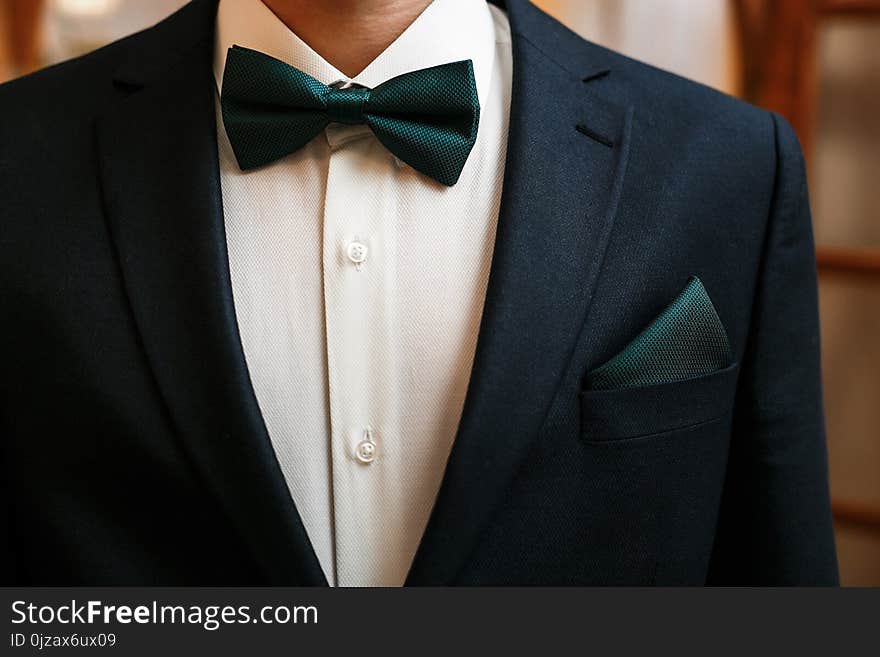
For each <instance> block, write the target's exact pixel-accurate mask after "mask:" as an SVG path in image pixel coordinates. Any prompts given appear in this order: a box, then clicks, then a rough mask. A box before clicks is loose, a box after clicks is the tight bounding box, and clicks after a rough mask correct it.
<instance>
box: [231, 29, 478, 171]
mask: <svg viewBox="0 0 880 657" xmlns="http://www.w3.org/2000/svg"><path fill="white" fill-rule="evenodd" d="M220 105H221V108H222V112H223V125H224V126H225V128H226V134H227V136H228V137H229V142H230V144H231V145H232V150H233V152H234V153H235V157H236V159H237V160H238V165H239V167H241V168H242V169H243V170H247V169H254V168H256V167H259V166H263V165H265V164H269V163H270V162H274V161H275V160H278V159H280V158H282V157H284V156H286V155H289V154H290V153H292V152H294V151H295V150H297V149H299V148H301V147H302V146H304V145H305V144H307V143H308V142H309V141H311V140H312V139H314V138H315V137H316V136H317V135H318V134H320V133H321V132H322V131H323V130H324V128H325V127H327V125H328V124H329V123H334V122H335V123H346V124H350V125H356V124H365V125H367V126H369V127H370V129H371V130H372V131H373V133H374V134H375V135H376V138H377V139H379V141H380V142H382V144H384V146H385V147H386V148H387V149H388V150H389V151H391V153H393V154H394V155H395V156H396V157H397V158H398V159H400V160H402V161H403V162H406V163H407V164H408V165H410V166H411V167H412V168H413V169H416V170H417V171H420V172H421V173H423V174H425V175H426V176H430V177H431V178H433V179H435V180H437V181H438V182H440V183H442V184H444V185H449V186H451V185H454V184H455V183H456V182H457V181H458V178H459V176H460V175H461V170H462V168H464V164H465V162H466V161H467V158H468V155H469V154H470V152H471V148H473V145H474V142H475V141H476V139H477V126H478V124H479V119H480V102H479V99H478V97H477V86H476V81H475V80H474V69H473V64H472V63H471V61H470V60H465V61H460V62H454V63H451V64H443V65H440V66H434V67H432V68H426V69H422V70H419V71H413V72H411V73H405V74H403V75H399V76H397V77H394V78H391V79H390V80H388V81H387V82H383V83H382V84H380V85H379V86H378V87H375V88H374V89H367V88H364V87H349V88H345V89H335V88H333V87H328V86H327V85H325V84H322V83H321V82H319V81H318V80H316V79H315V78H313V77H312V76H310V75H307V74H306V73H303V72H302V71H300V70H299V69H296V68H294V67H293V66H290V65H288V64H285V63H284V62H282V61H280V60H278V59H275V58H274V57H270V56H269V55H266V54H264V53H261V52H258V51H256V50H251V49H249V48H242V47H241V46H233V47H232V48H230V49H229V51H228V52H227V55H226V68H225V71H224V74H223V89H222V90H221V94H220Z"/></svg>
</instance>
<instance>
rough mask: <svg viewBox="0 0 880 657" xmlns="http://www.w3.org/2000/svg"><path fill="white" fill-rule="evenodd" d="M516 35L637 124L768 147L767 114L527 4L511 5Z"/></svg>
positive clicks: (769, 127) (770, 129) (769, 125)
mask: <svg viewBox="0 0 880 657" xmlns="http://www.w3.org/2000/svg"><path fill="white" fill-rule="evenodd" d="M510 9H511V10H513V11H514V12H515V13H516V14H517V21H516V23H517V34H518V35H519V36H521V37H524V38H525V40H526V41H527V42H528V43H529V44H530V45H531V46H532V47H534V48H536V49H537V50H538V51H540V52H541V53H542V54H543V56H545V57H547V58H549V59H551V60H553V61H554V62H555V63H556V64H557V65H558V66H560V67H562V68H564V69H566V70H567V71H568V72H569V73H570V74H571V75H572V77H575V78H576V79H577V78H580V79H584V78H587V80H588V82H589V83H588V84H587V88H588V89H589V90H590V91H592V92H595V93H598V94H600V95H601V96H602V97H604V98H607V99H611V100H613V101H614V102H616V103H617V104H619V105H624V106H633V107H634V108H635V111H636V116H637V117H639V120H641V121H644V122H647V123H649V124H654V125H656V126H657V127H658V128H660V129H661V131H662V132H663V133H675V132H676V131H677V130H693V129H694V127H695V126H701V127H702V129H705V130H708V131H713V130H716V131H718V132H723V131H725V130H733V132H734V133H737V134H738V135H739V136H747V137H748V138H749V139H750V140H752V141H753V142H754V141H758V142H761V143H772V135H773V130H774V126H773V121H772V120H771V117H770V114H769V112H767V111H765V110H762V109H759V108H757V107H755V106H753V105H750V104H749V103H747V102H745V101H742V100H740V99H737V98H734V97H733V96H730V95H728V94H725V93H723V92H721V91H718V90H717V89H713V88H711V87H709V86H706V85H704V84H701V83H699V82H695V81H693V80H689V79H687V78H684V77H682V76H680V75H677V74H675V73H671V72H669V71H666V70H663V69H660V68H657V67H656V66H652V65H651V64H648V63H645V62H642V61H639V60H636V59H633V58H631V57H628V56H626V55H624V54H622V53H619V52H616V51H614V50H611V49H609V48H606V47H604V46H601V45H598V44H596V43H593V42H591V41H589V40H587V39H584V38H583V37H581V36H580V35H578V34H576V33H575V32H573V31H572V30H570V29H568V28H567V27H565V26H564V25H562V24H561V23H560V22H559V21H557V20H556V19H554V18H553V17H551V16H549V15H547V14H546V13H544V12H543V11H541V10H540V9H538V8H537V7H535V6H534V5H532V4H531V3H516V4H512V5H511V6H510Z"/></svg>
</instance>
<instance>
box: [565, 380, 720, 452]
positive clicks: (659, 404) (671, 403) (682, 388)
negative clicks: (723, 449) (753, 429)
mask: <svg viewBox="0 0 880 657" xmlns="http://www.w3.org/2000/svg"><path fill="white" fill-rule="evenodd" d="M737 371H738V365H737V364H736V363H734V364H733V365H731V366H729V367H726V368H724V369H722V370H718V371H716V372H713V373H711V374H707V375H704V376H699V377H696V378H693V379H687V380H684V381H676V382H674V383H663V384H660V385H651V386H640V387H632V388H618V389H615V390H589V389H586V390H582V391H581V393H580V405H581V438H582V439H583V440H584V441H586V442H589V443H607V442H612V441H617V440H630V439H634V438H642V437H648V436H658V435H661V434H664V433H668V432H674V431H677V430H681V429H686V428H688V427H695V426H697V425H700V424H705V423H709V422H712V421H714V420H717V419H719V418H721V417H724V416H725V415H726V414H727V413H729V412H730V410H731V409H732V408H733V402H734V397H735V394H736V381H737Z"/></svg>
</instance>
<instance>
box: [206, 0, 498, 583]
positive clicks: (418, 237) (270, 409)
mask: <svg viewBox="0 0 880 657" xmlns="http://www.w3.org/2000/svg"><path fill="white" fill-rule="evenodd" d="M344 37H345V35H340V38H344ZM216 43H217V45H216V56H215V71H214V72H215V76H216V78H217V83H218V88H220V86H221V81H222V76H223V69H224V65H225V58H226V51H227V49H228V48H229V47H230V46H232V45H233V44H237V45H240V46H245V47H248V48H253V49H255V50H260V51H262V52H264V53H267V54H269V55H271V56H273V57H276V58H278V59H281V60H283V61H285V62H287V63H289V64H291V65H293V66H295V67H297V68H299V69H301V70H302V71H305V72H306V73H308V74H309V75H311V76H313V77H315V78H317V79H318V80H320V81H321V82H323V83H325V84H332V83H335V82H339V81H344V82H354V83H358V84H361V85H365V86H367V87H375V86H377V85H378V84H380V83H382V82H384V81H385V80H387V79H389V78H391V77H394V76H396V75H400V74H402V73H406V72H408V71H412V70H416V69H421V68H426V67H429V66H435V65H438V64H443V63H448V62H453V61H459V60H462V59H471V60H472V61H473V66H474V73H475V77H476V83H477V92H478V95H479V99H480V105H481V114H480V125H479V132H478V136H477V141H476V144H475V146H474V148H473V150H472V151H471V154H470V157H469V158H468V161H467V164H466V165H465V167H464V170H463V172H462V174H461V178H460V179H459V181H458V183H457V184H456V185H454V186H453V187H445V186H443V185H441V184H440V183H437V182H435V181H434V180H432V179H430V178H427V177H426V176H424V175H422V174H420V173H418V172H417V171H415V170H414V169H412V168H410V167H408V166H407V165H405V164H403V163H402V162H399V161H398V160H397V159H396V158H395V157H394V156H392V155H391V154H390V153H389V152H388V151H387V150H386V149H385V148H384V146H382V145H381V144H380V143H379V141H378V140H377V139H376V138H375V137H374V136H373V135H372V133H371V132H370V130H369V128H367V127H365V126H345V125H339V124H332V125H330V126H328V128H327V129H326V130H325V132H324V133H323V134H322V135H321V136H319V137H318V138H316V139H314V140H313V141H312V142H310V143H309V144H308V145H306V146H305V147H303V148H302V149H300V150H299V151H297V152H295V153H293V154H291V155H290V156H288V157H285V158H283V159H281V160H279V161H277V162H275V163H273V164H271V165H269V166H266V167H263V168H260V169H257V170H254V171H251V172H242V171H241V170H240V169H239V168H238V166H237V164H236V162H235V158H234V155H233V153H232V150H231V148H230V146H229V142H228V139H227V137H226V134H225V131H224V129H223V125H222V120H219V113H218V132H219V135H218V137H219V148H220V175H221V184H222V192H223V207H224V216H225V223H226V239H227V243H228V249H229V268H230V273H231V277H232V288H233V295H234V300H235V312H236V316H237V319H238V325H239V330H240V333H241V340H242V344H243V347H244V353H245V358H246V360H247V365H248V369H249V371H250V376H251V380H252V382H253V386H254V390H255V392H256V396H257V400H258V402H259V406H260V410H261V411H262V414H263V418H264V420H265V423H266V428H267V430H268V432H269V436H270V438H271V440H272V444H273V447H274V449H275V453H276V454H277V456H278V461H279V463H280V464H281V469H282V471H283V473H284V476H285V478H286V481H287V485H288V486H289V488H290V492H291V495H292V497H293V500H294V502H295V503H296V506H297V509H298V510H299V513H300V515H301V517H302V520H303V523H304V525H305V528H306V532H307V533H308V536H309V539H310V540H311V543H312V546H313V547H314V549H315V552H316V554H317V556H318V560H319V561H320V563H321V566H322V568H323V569H324V573H325V574H326V576H327V579H328V581H329V582H331V584H338V585H340V586H373V585H379V586H395V585H400V584H402V583H403V582H404V580H405V578H406V575H407V572H408V570H409V567H410V565H411V563H412V560H413V556H414V555H415V551H416V548H417V547H418V544H419V541H420V540H421V537H422V534H423V532H424V529H425V525H426V524H427V521H428V517H429V515H430V513H431V509H432V507H433V504H434V499H435V497H436V495H437V491H438V489H439V487H440V481H441V479H442V476H443V471H444V468H445V466H446V461H447V458H448V456H449V451H450V448H451V446H452V442H453V440H454V438H455V433H456V430H457V427H458V422H459V418H460V415H461V410H462V404H463V401H464V397H465V392H466V389H467V384H468V379H469V377H470V371H471V365H472V362H473V355H474V348H475V345H476V340H477V331H478V327H479V324H480V318H481V315H482V311H483V302H484V299H485V292H486V283H487V279H488V274H489V266H490V262H491V258H492V251H493V247H494V240H495V227H496V224H497V220H498V206H499V202H500V198H501V185H502V181H503V177H504V159H505V153H506V147H507V125H508V113H509V108H510V86H511V45H510V31H509V26H508V23H507V18H506V16H505V14H504V13H503V12H502V11H500V10H499V9H497V8H495V7H490V6H489V5H487V4H486V3H485V2H484V1H483V0H434V2H433V3H432V4H431V5H430V6H429V7H428V8H427V9H426V10H425V11H424V12H423V13H422V14H421V15H420V16H419V17H418V18H417V19H416V20H415V22H413V23H412V25H410V26H409V28H407V30H406V31H405V32H404V33H403V34H402V35H401V36H400V37H398V38H397V40H395V41H394V43H392V44H391V45H390V46H389V47H388V48H387V49H386V50H385V51H384V52H383V53H382V54H380V55H379V56H378V57H377V58H376V59H375V60H374V61H373V62H372V63H371V64H370V65H369V66H367V68H366V69H364V70H363V71H362V72H361V73H360V74H358V75H357V76H356V77H354V78H348V77H346V76H345V75H344V74H343V73H341V72H339V71H338V70H336V69H335V68H334V67H333V66H331V65H330V64H329V63H328V62H327V61H325V60H324V59H323V58H321V56H320V55H318V54H317V53H316V52H315V51H314V50H312V49H311V48H310V47H309V46H308V45H306V44H305V43H304V42H303V41H302V40H301V39H299V38H298V37H297V36H296V35H295V34H294V33H293V32H291V31H290V30H289V29H288V28H287V27H286V26H285V25H284V24H283V23H282V22H281V21H280V20H279V19H278V18H277V17H276V16H275V15H274V14H273V13H272V12H271V11H270V10H269V9H268V8H267V7H266V6H265V5H263V3H262V2H261V1H260V0H221V2H220V5H219V10H218V14H217V39H216Z"/></svg>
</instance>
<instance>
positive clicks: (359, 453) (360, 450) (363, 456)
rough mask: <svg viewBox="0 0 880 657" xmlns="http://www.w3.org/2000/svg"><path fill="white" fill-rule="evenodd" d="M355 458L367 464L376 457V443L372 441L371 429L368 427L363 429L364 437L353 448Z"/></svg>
mask: <svg viewBox="0 0 880 657" xmlns="http://www.w3.org/2000/svg"><path fill="white" fill-rule="evenodd" d="M354 455H355V458H357V460H358V461H360V462H361V463H363V464H365V465H367V464H370V463H372V462H373V461H374V460H375V458H376V443H375V442H374V441H373V430H372V429H371V428H370V427H367V428H366V429H364V437H363V440H361V441H360V442H359V443H358V444H357V447H355V450H354Z"/></svg>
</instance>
